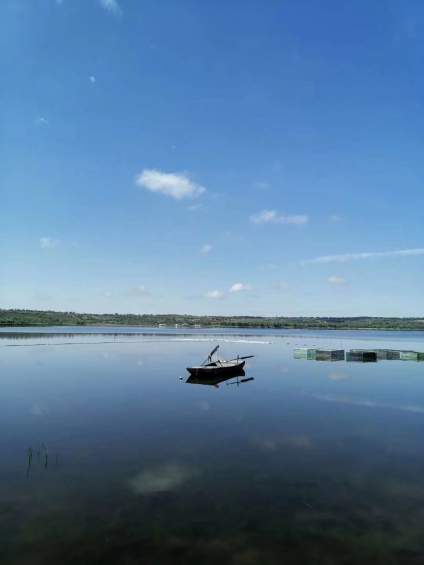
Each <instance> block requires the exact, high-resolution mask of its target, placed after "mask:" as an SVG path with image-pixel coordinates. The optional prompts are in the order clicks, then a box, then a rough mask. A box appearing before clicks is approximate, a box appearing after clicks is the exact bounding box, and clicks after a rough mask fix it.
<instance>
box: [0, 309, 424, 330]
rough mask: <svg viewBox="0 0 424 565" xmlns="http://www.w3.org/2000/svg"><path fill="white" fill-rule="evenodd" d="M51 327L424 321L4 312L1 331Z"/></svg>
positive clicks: (338, 326)
mask: <svg viewBox="0 0 424 565" xmlns="http://www.w3.org/2000/svg"><path fill="white" fill-rule="evenodd" d="M49 326H58V327H67V326H81V327H105V328H111V327H122V326H132V327H145V328H163V329H208V328H209V329H213V328H215V329H256V330H257V329H282V330H358V331H359V330H362V331H364V330H380V331H383V330H384V331H424V319H423V318H394V317H387V318H385V317H367V316H358V317H306V316H302V317H284V316H278V317H265V316H264V317H260V316H192V315H179V314H90V313H76V312H55V311H43V310H17V309H8V310H5V309H0V328H10V329H13V328H23V327H39V328H45V327H49Z"/></svg>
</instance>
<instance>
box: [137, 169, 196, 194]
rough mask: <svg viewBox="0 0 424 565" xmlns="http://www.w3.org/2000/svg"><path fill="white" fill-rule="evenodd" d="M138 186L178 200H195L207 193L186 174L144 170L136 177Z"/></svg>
mask: <svg viewBox="0 0 424 565" xmlns="http://www.w3.org/2000/svg"><path fill="white" fill-rule="evenodd" d="M136 184H137V185H138V186H141V187H143V188H146V189H147V190H150V191H151V192H160V193H161V194H166V195H167V196H171V197H172V198H175V199H176V200H181V199H182V198H193V197H196V196H200V195H201V194H202V193H203V192H205V190H206V189H205V188H204V187H203V186H201V185H199V184H197V183H195V182H193V181H192V180H190V178H189V177H188V176H187V175H186V174H180V173H163V172H161V171H158V170H156V169H144V171H142V172H141V173H140V174H139V175H137V177H136Z"/></svg>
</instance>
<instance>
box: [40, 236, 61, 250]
mask: <svg viewBox="0 0 424 565" xmlns="http://www.w3.org/2000/svg"><path fill="white" fill-rule="evenodd" d="M59 245H60V239H54V238H53V237H40V246H41V249H53V248H55V247H58V246H59Z"/></svg>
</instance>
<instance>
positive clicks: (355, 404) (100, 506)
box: [0, 332, 424, 565]
mask: <svg viewBox="0 0 424 565" xmlns="http://www.w3.org/2000/svg"><path fill="white" fill-rule="evenodd" d="M282 335H283V333H282ZM176 337H178V336H177V335H173V336H153V337H152V336H145V337H143V336H140V335H139V334H137V335H136V336H135V337H134V338H131V337H129V336H127V335H123V334H120V335H119V336H117V337H116V340H115V338H112V339H111V338H110V337H109V336H108V339H105V337H104V336H102V335H99V334H92V335H87V336H81V335H78V337H69V336H65V341H66V342H69V341H72V343H74V346H73V347H68V346H67V344H66V343H63V342H62V343H61V340H62V341H64V337H63V336H60V337H57V338H56V337H49V338H48V343H52V344H55V347H50V346H49V345H38V346H37V347H32V344H36V343H37V344H39V343H41V342H42V343H45V341H47V340H45V341H42V340H40V336H38V335H32V336H30V338H28V337H27V338H25V343H28V345H30V347H17V348H16V347H2V348H1V363H2V395H1V397H0V429H1V430H2V431H1V433H0V452H1V453H2V458H1V460H0V532H1V534H0V539H1V542H2V543H1V544H0V559H1V563H2V565H3V564H6V565H16V564H21V563H35V564H37V565H38V564H50V563H65V564H71V563H72V564H74V563H90V564H91V563H94V564H97V563H98V564H100V563H102V564H105V563H106V564H107V563H122V564H132V563H142V564H144V563H146V564H147V563H155V564H171V563H172V564H174V563H176V564H181V565H186V564H188V565H190V564H196V565H198V564H199V563H202V564H203V563H205V564H212V563H220V564H222V565H225V564H229V565H249V564H253V563H263V564H267V565H268V564H271V565H273V564H281V563H289V564H292V563H293V564H296V565H297V564H309V563H314V564H317V565H320V564H326V565H327V564H335V563H337V564H338V563H347V564H361V565H362V564H364V563H380V564H384V565H387V564H397V563H400V564H405V565H406V564H408V565H409V564H413V563H421V562H423V561H424V547H423V541H422V523H423V522H422V520H423V503H424V473H423V471H424V443H423V441H422V431H423V426H424V378H423V367H424V365H422V364H420V363H402V362H393V363H392V362H390V363H386V362H382V363H380V358H379V359H378V362H377V363H373V364H372V365H369V364H367V363H343V362H341V363H337V364H336V365H334V364H333V363H332V359H328V361H329V362H328V363H327V362H325V361H323V362H320V363H302V362H299V361H298V360H296V359H293V350H294V349H302V348H306V349H319V350H321V351H325V350H329V351H340V350H341V349H342V350H343V351H348V352H349V351H358V352H359V351H361V350H371V349H373V348H375V349H380V350H383V348H385V350H386V351H389V350H392V351H403V352H408V351H409V352H411V351H423V350H424V346H423V344H424V336H423V337H421V335H419V336H417V335H415V334H411V335H410V337H409V340H408V339H407V335H406V334H402V335H400V334H399V335H398V334H395V333H393V332H392V333H388V334H387V335H386V336H385V337H382V336H381V334H380V333H379V334H375V335H374V337H373V334H372V333H371V332H366V333H365V334H361V333H360V332H356V333H354V334H353V333H352V335H347V336H346V335H345V337H344V338H343V339H342V338H341V337H340V334H336V333H333V334H331V335H330V336H329V335H328V332H327V333H325V332H323V334H322V335H321V336H320V335H317V332H314V333H313V334H311V335H308V333H307V332H303V334H302V335H301V336H297V335H291V336H290V335H284V338H282V337H280V336H279V335H278V333H277V332H270V333H269V334H266V332H261V334H260V335H252V334H248V333H247V334H246V335H244V336H243V335H239V332H238V334H237V335H231V333H229V332H226V334H225V339H226V340H227V341H223V340H222V337H220V336H218V335H216V333H213V334H207V333H206V334H205V333H203V334H202V335H201V336H198V338H197V337H194V336H191V337H190V339H187V340H181V339H180V338H179V339H178V341H176V340H175V338H176ZM11 339H14V338H10V336H7V337H4V338H3V339H1V340H0V347H1V346H2V344H7V343H9V341H10V340H11ZM42 339H43V340H44V336H43V338H42ZM206 339H207V340H209V341H215V342H216V343H218V341H219V343H221V344H222V348H223V349H224V351H223V354H224V355H227V354H228V355H227V357H228V356H230V354H231V353H232V352H233V350H234V344H233V343H232V342H233V341H237V344H238V345H237V351H238V352H240V355H246V354H254V355H255V358H254V359H253V360H248V361H247V364H246V374H240V375H238V376H234V375H233V376H231V378H229V379H220V380H218V381H216V380H214V382H205V381H204V380H203V381H202V382H201V383H198V382H195V380H192V377H189V378H188V379H186V378H185V377H184V378H183V380H180V378H179V376H178V375H181V374H182V371H184V368H185V367H187V366H189V365H190V362H192V360H193V359H196V358H200V357H201V356H202V355H203V352H204V349H205V343H204V341H205V340H206ZM81 341H82V342H83V343H80V342H81ZM102 341H111V342H112V343H101V342H102ZM244 344H245V345H244ZM225 348H227V349H225ZM330 357H331V356H330ZM330 362H331V365H330V364H329V363H330ZM179 371H181V372H179ZM186 382H187V383H190V384H202V385H209V386H185V384H186ZM216 386H219V387H220V389H221V391H222V390H224V391H225V393H223V394H221V393H220V392H219V393H218V392H217V391H216V390H215V388H216ZM59 456H60V457H59Z"/></svg>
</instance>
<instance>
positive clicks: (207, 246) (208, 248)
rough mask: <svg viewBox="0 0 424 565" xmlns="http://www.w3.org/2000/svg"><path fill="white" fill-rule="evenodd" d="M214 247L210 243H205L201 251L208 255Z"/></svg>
mask: <svg viewBox="0 0 424 565" xmlns="http://www.w3.org/2000/svg"><path fill="white" fill-rule="evenodd" d="M212 249H213V246H212V245H211V244H210V243H205V245H202V248H201V250H200V251H201V253H204V254H205V255H207V254H208V253H210V252H211V251H212Z"/></svg>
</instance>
